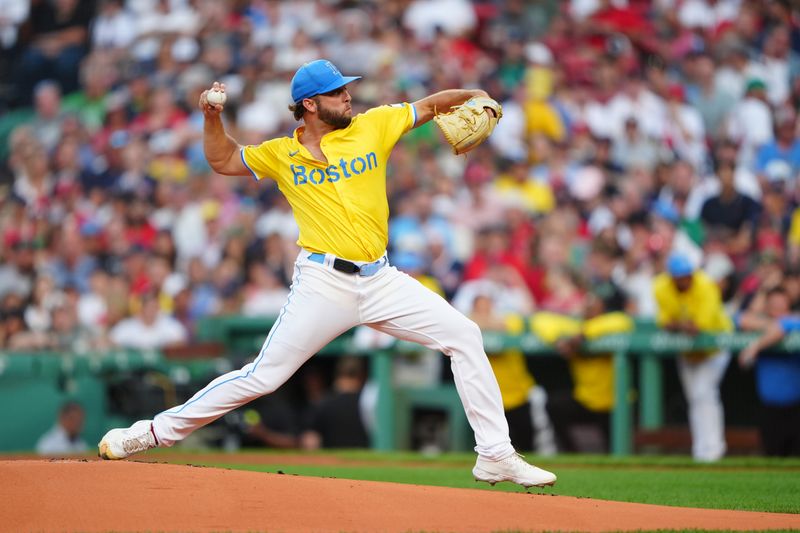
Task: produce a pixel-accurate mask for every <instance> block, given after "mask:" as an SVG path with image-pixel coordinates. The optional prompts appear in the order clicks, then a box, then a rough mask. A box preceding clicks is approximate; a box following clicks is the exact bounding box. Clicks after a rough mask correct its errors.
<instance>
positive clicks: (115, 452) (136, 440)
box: [97, 420, 158, 461]
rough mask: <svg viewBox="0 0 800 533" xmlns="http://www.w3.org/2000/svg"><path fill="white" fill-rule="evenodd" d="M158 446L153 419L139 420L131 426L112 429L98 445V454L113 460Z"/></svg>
mask: <svg viewBox="0 0 800 533" xmlns="http://www.w3.org/2000/svg"><path fill="white" fill-rule="evenodd" d="M157 446H158V442H157V441H156V436H155V433H153V421H152V420H139V421H138V422H136V423H134V424H133V425H132V426H131V427H129V428H118V429H112V430H111V431H109V432H108V433H106V434H105V436H103V438H102V439H101V440H100V443H99V444H98V445H97V448H98V455H99V456H100V457H102V458H103V459H110V460H112V461H115V460H118V459H125V458H126V457H129V456H131V455H133V454H135V453H139V452H143V451H145V450H149V449H150V448H155V447H157Z"/></svg>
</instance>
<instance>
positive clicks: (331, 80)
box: [292, 59, 361, 103]
mask: <svg viewBox="0 0 800 533" xmlns="http://www.w3.org/2000/svg"><path fill="white" fill-rule="evenodd" d="M360 79H361V76H342V73H341V72H339V69H338V68H336V65H334V64H333V63H331V62H330V61H328V60H327V59H317V60H316V61H311V62H310V63H306V64H305V65H303V66H302V67H300V68H299V69H297V72H295V73H294V77H293V78H292V100H293V101H294V102H295V103H297V102H300V101H301V100H303V99H304V98H311V97H312V96H316V95H318V94H322V93H327V92H328V91H332V90H334V89H338V88H339V87H344V86H345V85H347V84H348V83H350V82H351V81H355V80H360Z"/></svg>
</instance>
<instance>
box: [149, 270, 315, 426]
mask: <svg viewBox="0 0 800 533" xmlns="http://www.w3.org/2000/svg"><path fill="white" fill-rule="evenodd" d="M299 284H300V265H297V281H295V282H294V283H293V284H292V290H291V291H289V296H288V297H287V298H286V303H285V304H283V307H282V308H281V312H280V314H278V319H277V320H276V321H275V326H273V328H272V331H270V332H269V335H268V336H267V340H266V341H265V342H264V346H263V347H262V348H261V352H259V354H258V357H256V360H255V362H254V363H253V368H251V369H250V370H248V371H247V372H246V373H244V374H240V375H238V376H234V377H232V378H230V379H226V380H225V381H223V382H221V383H217V384H216V385H214V386H213V387H211V388H210V389H208V390H207V391H205V392H204V393H203V394H201V395H200V396H198V397H197V398H195V399H193V400H189V401H188V402H186V403H185V404H183V405H182V406H180V409H178V410H177V411H172V410H167V411H164V412H162V413H159V414H171V415H174V414H178V413H180V412H181V411H183V410H184V409H186V407H188V406H189V405H191V404H193V403H195V402H196V401H198V400H200V399H202V398H203V396H205V395H206V394H208V393H209V392H211V391H212V390H214V389H216V388H217V387H219V386H220V385H225V384H226V383H230V382H231V381H235V380H237V379H242V378H246V377H248V376H250V375H251V374H252V373H253V372H255V371H256V368H258V365H259V364H260V363H261V360H262V359H263V358H264V352H266V351H267V348H269V343H270V342H271V341H272V336H273V335H275V332H276V331H278V326H280V325H281V319H282V318H283V315H284V314H285V313H286V308H287V307H288V306H289V302H291V301H292V295H293V294H294V290H295V288H296V287H297V285H299ZM173 409H174V408H173Z"/></svg>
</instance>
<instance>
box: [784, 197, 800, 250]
mask: <svg viewBox="0 0 800 533" xmlns="http://www.w3.org/2000/svg"><path fill="white" fill-rule="evenodd" d="M786 240H787V241H789V244H791V245H794V246H800V207H797V208H795V210H794V211H792V220H791V224H790V225H789V235H787V239H786Z"/></svg>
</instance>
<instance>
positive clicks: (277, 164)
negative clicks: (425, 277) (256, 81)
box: [242, 103, 416, 261]
mask: <svg viewBox="0 0 800 533" xmlns="http://www.w3.org/2000/svg"><path fill="white" fill-rule="evenodd" d="M415 121H416V111H415V109H414V106H413V105H411V104H409V103H403V104H395V105H391V106H389V105H385V106H380V107H375V108H373V109H370V110H369V111H367V112H365V113H360V114H358V115H356V116H355V117H353V120H352V121H351V122H350V125H349V126H347V127H346V128H342V129H339V130H335V131H332V132H330V133H328V134H327V135H325V136H324V137H323V138H322V141H321V142H320V148H321V150H322V152H323V153H324V154H325V156H326V157H327V159H328V162H327V163H325V162H323V161H319V160H317V159H315V158H314V156H312V155H311V152H309V151H308V149H306V147H305V146H303V145H302V144H300V141H299V136H300V135H301V134H302V131H303V129H304V126H301V127H299V128H297V129H296V130H295V131H294V134H293V135H292V137H280V138H277V139H271V140H268V141H265V142H263V143H261V144H260V145H258V146H253V145H249V146H245V147H244V148H243V149H242V161H243V162H244V164H245V165H247V167H248V168H249V169H250V171H251V172H252V173H253V176H255V178H256V179H258V180H261V179H263V178H272V179H274V180H275V181H276V182H277V184H278V188H279V189H280V191H281V192H282V193H283V194H284V196H286V199H287V200H288V201H289V204H290V205H291V206H292V212H293V214H294V218H295V220H296V221H297V226H298V227H299V228H300V237H299V238H298V240H297V244H298V245H299V246H301V247H303V248H305V249H306V250H308V251H311V252H318V253H331V254H334V255H336V256H338V257H342V258H344V259H349V260H351V261H376V260H378V259H379V258H380V257H381V256H382V255H383V253H384V252H385V251H386V245H387V244H388V242H389V203H388V200H387V198H386V165H387V161H388V159H389V154H390V153H391V151H392V148H394V145H395V144H396V143H397V141H398V140H400V137H401V136H402V135H403V134H404V133H406V132H407V131H409V130H410V129H411V128H413V127H414V124H415Z"/></svg>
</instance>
